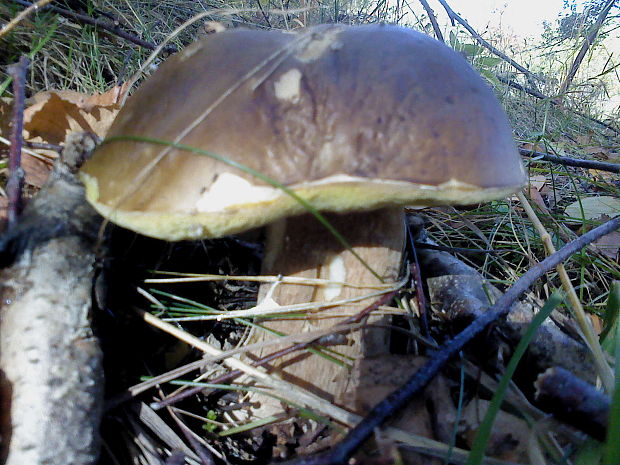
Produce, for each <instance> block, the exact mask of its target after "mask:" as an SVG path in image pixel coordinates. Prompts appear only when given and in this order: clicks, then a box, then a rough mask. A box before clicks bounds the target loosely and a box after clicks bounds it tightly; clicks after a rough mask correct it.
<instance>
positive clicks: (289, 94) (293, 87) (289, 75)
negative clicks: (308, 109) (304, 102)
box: [274, 68, 301, 103]
mask: <svg viewBox="0 0 620 465" xmlns="http://www.w3.org/2000/svg"><path fill="white" fill-rule="evenodd" d="M300 87H301V71H299V70H298V69H297V68H292V69H289V70H288V71H287V72H286V73H284V74H282V75H281V76H280V77H279V78H278V80H277V81H276V82H275V83H274V90H275V93H276V97H277V98H278V99H280V100H287V101H289V102H291V103H297V102H299V98H300Z"/></svg>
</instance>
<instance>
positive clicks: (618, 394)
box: [603, 325, 620, 465]
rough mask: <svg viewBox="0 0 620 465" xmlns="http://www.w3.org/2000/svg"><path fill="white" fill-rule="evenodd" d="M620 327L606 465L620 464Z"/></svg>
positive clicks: (617, 335)
mask: <svg viewBox="0 0 620 465" xmlns="http://www.w3.org/2000/svg"><path fill="white" fill-rule="evenodd" d="M619 341H620V325H618V327H617V328H616V341H615V342H616V347H615V351H614V352H615V356H616V368H615V383H614V384H615V386H614V393H613V396H612V399H611V409H610V410H609V423H608V426H607V443H606V444H605V455H604V459H603V464H604V465H618V464H619V463H620V441H619V440H618V438H620V344H619V343H618V342H619Z"/></svg>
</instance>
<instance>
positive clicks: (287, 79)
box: [81, 25, 525, 240]
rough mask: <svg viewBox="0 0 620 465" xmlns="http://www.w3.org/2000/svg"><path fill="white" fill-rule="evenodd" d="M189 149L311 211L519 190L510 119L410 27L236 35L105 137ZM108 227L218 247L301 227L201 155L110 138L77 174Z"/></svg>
mask: <svg viewBox="0 0 620 465" xmlns="http://www.w3.org/2000/svg"><path fill="white" fill-rule="evenodd" d="M114 136H138V137H145V138H156V139H159V140H165V141H171V142H175V143H179V144H183V145H186V146H192V147H196V148H199V149H202V150H205V151H208V152H210V153H213V154H217V155H218V156H220V157H224V158H227V159H229V160H232V161H234V162H236V163H239V164H241V165H243V166H246V167H248V168H251V169H252V170H255V171H257V172H260V173H262V174H263V175H264V176H267V177H268V178H270V179H272V180H275V181H277V183H280V184H282V185H284V186H286V187H287V188H288V189H290V190H292V191H294V192H295V193H296V194H297V195H298V196H300V197H302V198H303V199H304V200H306V201H307V202H309V203H310V204H312V206H314V207H315V208H316V209H318V210H324V211H333V212H346V211H362V210H370V209H375V208H382V207H384V206H388V205H424V206H430V205H443V204H474V203H478V202H483V201H487V200H491V199H498V198H503V197H505V196H507V195H509V194H511V193H513V192H515V191H516V190H518V189H519V188H520V187H521V186H522V185H523V183H524V181H525V172H524V170H523V166H522V163H521V158H520V157H519V155H518V152H517V150H516V147H515V143H514V141H513V138H512V133H511V129H510V126H509V123H508V121H507V118H506V115H505V113H504V111H503V109H502V108H501V106H500V104H499V103H498V101H497V99H496V98H495V96H494V95H493V92H492V91H491V89H490V88H489V87H488V86H487V84H486V83H485V82H484V81H483V80H482V78H481V77H480V76H479V75H478V73H477V72H476V71H474V70H473V68H471V66H470V65H469V64H468V63H467V62H466V61H465V60H464V59H463V58H462V57H461V56H460V55H459V54H458V53H456V52H454V51H453V50H452V49H450V48H449V47H447V46H445V45H444V44H442V43H440V42H438V41H436V40H434V39H432V38H430V37H428V36H426V35H424V34H421V33H418V32H415V31H413V30H410V29H406V28H402V27H397V26H387V25H370V26H343V25H324V26H318V27H315V28H309V29H303V30H301V31H300V32H297V33H287V32H281V31H256V30H243V29H234V30H228V31H225V32H221V33H218V34H214V35H212V36H209V37H208V38H207V39H205V40H202V41H200V42H196V43H194V44H192V45H190V46H189V47H187V48H186V49H184V50H182V51H180V52H179V53H177V54H176V55H175V56H173V57H171V58H170V59H168V60H167V61H166V62H165V63H164V64H163V65H162V66H160V68H159V69H158V70H157V71H156V72H155V73H154V74H153V76H152V77H150V78H149V79H147V80H146V82H145V83H144V84H143V85H142V86H141V87H140V88H139V89H138V91H137V92H136V94H135V95H134V96H132V97H131V98H130V99H129V100H128V102H127V104H126V105H125V106H124V107H123V109H122V110H121V112H120V113H119V115H118V116H117V118H116V120H115V122H114V123H113V125H112V127H111V129H110V131H109V133H108V138H113V137H114ZM81 177H82V180H83V181H84V184H85V186H86V192H87V199H88V201H89V202H90V203H91V204H92V205H93V206H94V207H95V208H96V209H97V210H98V211H99V212H100V213H101V214H102V215H103V216H105V217H107V218H109V219H110V220H112V221H113V222H115V223H117V224H120V225H121V226H124V227H127V228H129V229H132V230H135V231H137V232H140V233H142V234H145V235H148V236H152V237H158V238H161V239H167V240H180V239H196V238H205V237H221V236H225V235H229V234H233V233H237V232H241V231H244V230H247V229H250V228H253V227H257V226H262V225H265V224H267V223H269V222H272V221H274V220H276V219H279V218H282V217H286V216H290V215H295V214H300V213H303V212H304V211H305V208H304V207H303V206H302V205H301V204H300V203H299V202H298V201H297V200H296V199H294V198H293V197H291V196H290V195H289V194H287V193H286V192H284V191H283V190H282V189H280V188H277V187H274V186H272V185H270V184H268V183H267V182H265V181H264V180H261V179H259V178H257V177H255V176H253V175H252V174H249V173H247V172H245V171H243V170H241V169H239V168H235V167H231V166H230V165H229V164H226V163H224V162H222V161H218V160H216V159H213V158H211V157H209V156H206V155H204V154H203V155H201V154H196V153H192V152H189V151H186V150H181V149H177V148H172V147H167V146H163V145H158V144H153V143H147V142H141V141H133V140H132V141H128V140H111V141H109V142H106V143H104V144H103V145H101V146H100V147H99V148H98V149H97V150H96V151H95V153H94V154H93V157H92V158H91V159H90V160H89V161H88V162H87V163H86V164H85V166H84V167H83V169H82V172H81Z"/></svg>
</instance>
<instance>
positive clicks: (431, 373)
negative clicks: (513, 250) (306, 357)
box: [286, 217, 620, 465]
mask: <svg viewBox="0 0 620 465" xmlns="http://www.w3.org/2000/svg"><path fill="white" fill-rule="evenodd" d="M618 228H620V217H616V218H614V219H612V220H609V221H607V222H606V223H604V224H602V225H601V226H598V227H597V228H594V229H593V230H591V231H589V232H587V233H586V234H584V235H582V236H581V237H579V238H578V239H576V240H574V241H572V242H570V243H568V244H567V245H566V246H564V247H563V248H562V249H560V250H559V251H557V252H556V253H555V254H553V255H550V256H549V257H547V258H546V259H544V260H543V261H542V262H540V263H538V264H537V265H534V266H533V267H532V268H531V269H529V270H528V271H527V272H526V273H525V274H523V276H521V278H519V279H518V280H517V282H515V283H514V285H513V286H512V287H511V288H510V289H508V291H507V292H506V293H505V294H504V295H502V296H501V297H500V298H499V299H498V300H497V302H496V303H495V305H493V307H491V308H490V309H489V310H488V311H487V312H485V313H483V314H482V315H480V316H479V317H478V318H476V319H475V320H474V321H473V323H471V324H470V325H469V326H468V327H467V328H465V329H464V330H463V331H461V332H460V333H459V334H458V335H456V336H455V337H454V338H453V339H452V340H450V341H448V342H447V343H445V344H444V345H443V346H442V347H441V349H439V350H438V351H437V352H435V353H434V354H433V356H432V357H431V358H430V359H429V361H428V362H427V363H426V364H425V365H424V366H423V367H422V368H420V369H419V370H418V371H417V372H416V373H415V374H414V375H413V376H412V377H411V378H410V379H409V380H408V381H407V382H406V383H405V384H404V385H403V386H402V387H400V388H399V389H397V390H396V391H394V392H393V393H392V394H390V395H389V396H388V397H386V398H385V399H384V400H383V401H381V402H380V403H379V404H377V405H376V406H375V407H374V408H373V409H372V410H371V412H370V413H369V414H368V415H367V416H366V418H364V420H363V421H361V422H360V423H358V425H357V426H356V427H355V428H353V429H352V430H351V431H350V432H349V434H348V435H347V436H346V437H345V438H344V439H343V440H342V441H341V442H340V443H339V444H337V445H336V446H335V447H333V448H332V449H331V450H330V451H329V452H327V453H325V454H321V455H315V456H312V457H307V458H305V457H304V458H300V459H296V460H292V461H289V462H286V463H287V465H293V464H295V465H328V464H329V465H344V464H346V463H347V462H348V459H349V458H350V457H351V456H352V455H353V454H354V453H355V451H357V450H358V449H359V448H360V446H361V444H362V443H363V442H364V441H365V440H366V439H368V438H369V437H370V435H372V433H373V431H374V430H375V428H377V427H379V426H380V425H381V424H382V423H383V422H385V420H387V419H388V418H389V417H390V416H392V415H393V414H394V413H395V412H397V411H398V410H399V409H401V408H402V406H403V405H405V404H406V403H407V402H408V401H409V400H410V399H411V398H412V397H413V396H414V395H416V394H419V393H420V392H421V391H422V390H423V389H424V388H425V387H426V386H427V385H428V383H430V381H431V380H432V379H433V378H434V377H435V376H436V375H437V373H438V372H439V371H440V370H441V369H442V368H443V367H444V366H445V365H446V363H447V362H448V361H449V360H450V359H451V358H452V357H454V356H455V355H456V354H458V352H459V351H461V350H462V349H463V347H464V346H465V345H466V344H467V343H469V342H470V341H471V340H472V339H473V338H475V337H476V336H478V335H480V334H481V333H483V332H484V331H485V330H486V328H487V327H488V326H489V325H490V324H492V323H493V322H494V321H496V320H497V319H498V318H502V317H504V316H505V315H506V314H507V313H508V311H509V310H510V307H511V306H512V304H513V303H514V302H515V301H516V300H517V299H518V298H519V297H520V296H521V294H523V293H524V292H526V291H527V290H528V289H529V288H530V286H532V284H534V282H535V281H536V280H537V279H539V278H540V277H541V276H542V275H543V274H545V273H546V272H548V271H550V270H551V269H553V268H555V267H556V266H557V265H558V264H559V263H562V262H564V261H565V260H567V259H568V258H570V256H571V255H573V254H574V253H576V252H578V251H579V250H581V249H582V248H583V247H585V246H586V245H587V244H589V243H591V242H592V241H594V240H596V239H598V238H599V237H602V236H604V235H605V234H609V233H610V232H612V231H614V230H616V229H618Z"/></svg>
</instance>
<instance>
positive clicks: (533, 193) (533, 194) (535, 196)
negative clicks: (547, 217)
mask: <svg viewBox="0 0 620 465" xmlns="http://www.w3.org/2000/svg"><path fill="white" fill-rule="evenodd" d="M527 193H528V197H529V198H530V200H531V201H532V202H534V203H535V204H536V205H538V207H539V208H540V209H541V210H542V211H544V212H546V211H547V204H545V200H544V199H543V197H542V195H540V191H539V190H538V189H536V187H534V186H533V185H531V184H530V185H529V186H528V189H527Z"/></svg>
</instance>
